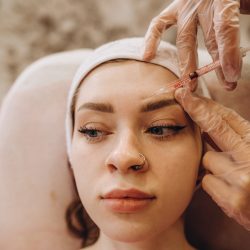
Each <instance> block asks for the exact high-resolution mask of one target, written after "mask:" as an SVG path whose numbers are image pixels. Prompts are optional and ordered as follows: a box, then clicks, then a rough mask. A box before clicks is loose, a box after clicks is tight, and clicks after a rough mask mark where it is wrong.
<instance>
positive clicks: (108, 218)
mask: <svg viewBox="0 0 250 250" xmlns="http://www.w3.org/2000/svg"><path fill="white" fill-rule="evenodd" d="M142 42H143V41H142V39H139V38H138V39H137V38H134V39H125V40H120V41H116V42H113V43H110V44H107V45H105V46H102V47H101V48H99V49H97V50H96V51H95V52H94V53H93V54H92V56H91V57H90V58H89V60H87V62H86V63H84V64H83V65H82V66H81V67H80V68H79V70H78V72H77V74H76V76H75V79H74V81H73V83H72V86H71V90H70V93H69V99H68V112H67V120H66V132H67V146H68V156H69V161H70V164H71V167H72V171H73V175H74V178H75V182H76V186H77V190H78V193H79V197H80V202H81V203H82V205H83V207H84V208H85V210H86V212H87V214H88V215H89V216H90V218H91V219H92V220H93V222H94V225H95V226H94V228H92V229H91V230H90V234H88V225H85V224H84V220H85V219H86V214H85V215H84V213H81V210H78V211H80V212H78V220H79V223H80V224H81V225H82V227H83V228H82V235H81V236H82V238H83V240H84V245H85V246H86V245H89V244H90V246H89V247H88V248H87V249H90V250H102V249H108V250H113V249H116V250H120V249H121V250H123V249H126V250H130V249H131V250H132V249H133V250H137V249H143V250H151V249H157V250H163V249H164V250H166V249H170V250H175V249H176V250H177V249H178V250H183V249H185V250H188V249H194V248H193V247H192V246H191V245H190V244H189V242H188V241H187V240H186V237H185V233H184V226H183V217H184V216H183V214H184V212H185V209H186V207H187V206H188V204H189V202H190V200H191V198H192V195H193V192H194V189H195V186H196V181H197V176H198V172H199V167H200V160H201V156H202V141H201V135H200V130H199V128H198V126H196V125H195V124H194V123H193V122H192V120H191V119H190V118H189V117H188V115H187V114H186V113H185V112H184V111H183V109H182V108H181V106H180V105H179V104H178V102H177V101H176V100H175V99H174V89H173V87H172V86H171V82H173V81H174V80H176V79H177V76H178V75H179V72H178V64H177V58H176V53H175V49H174V47H172V46H171V45H169V44H167V43H162V44H161V46H160V49H159V54H158V56H156V58H155V59H154V60H153V61H152V62H151V63H147V62H144V61H143V60H142V55H141V46H142ZM162 88H165V92H164V93H162V94H155V93H158V91H159V90H160V89H162ZM80 205H81V204H77V205H76V206H77V208H79V206H80ZM76 206H75V207H76ZM73 207H74V206H73ZM71 208H72V207H71ZM71 208H70V209H69V211H68V212H69V213H68V219H69V220H70V219H72V217H71V215H70V213H71V212H72V209H71ZM69 224H70V225H71V226H72V224H74V223H73V222H72V221H71V222H70V221H69ZM97 232H99V233H97ZM93 235H94V236H93ZM91 237H92V242H90V243H88V242H89V241H88V239H89V238H91ZM92 243H94V244H92Z"/></svg>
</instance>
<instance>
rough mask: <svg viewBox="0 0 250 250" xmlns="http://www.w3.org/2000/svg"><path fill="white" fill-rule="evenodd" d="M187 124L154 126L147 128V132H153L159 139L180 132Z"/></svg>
mask: <svg viewBox="0 0 250 250" xmlns="http://www.w3.org/2000/svg"><path fill="white" fill-rule="evenodd" d="M185 127H186V126H180V125H168V126H153V127H150V128H148V129H147V130H146V133H148V134H152V135H153V136H154V137H156V138H158V139H164V138H166V137H169V136H172V135H175V134H177V133H178V132H180V131H181V130H182V129H184V128H185Z"/></svg>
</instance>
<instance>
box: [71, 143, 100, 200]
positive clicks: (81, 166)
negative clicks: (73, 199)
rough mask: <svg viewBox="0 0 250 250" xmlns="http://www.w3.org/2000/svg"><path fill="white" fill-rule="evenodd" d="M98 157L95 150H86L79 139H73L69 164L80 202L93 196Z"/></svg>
mask: <svg viewBox="0 0 250 250" xmlns="http://www.w3.org/2000/svg"><path fill="white" fill-rule="evenodd" d="M98 160H99V159H98V157H96V153H95V152H93V151H92V152H88V150H87V148H86V147H84V145H83V143H81V141H80V140H75V141H73V144H72V151H71V164H72V168H73V172H74V177H75V181H76V186H77V189H78V192H79V196H80V198H81V200H82V202H83V203H84V202H85V199H87V198H88V197H91V196H92V197H94V194H92V191H93V189H91V190H90V188H89V187H91V186H93V183H95V180H96V179H97V178H98V171H97V166H99V163H98V162H96V161H98Z"/></svg>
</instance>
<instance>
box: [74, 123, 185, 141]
mask: <svg viewBox="0 0 250 250" xmlns="http://www.w3.org/2000/svg"><path fill="white" fill-rule="evenodd" d="M184 128H186V126H181V125H157V126H151V127H149V128H148V129H146V131H145V133H147V134H152V135H153V137H154V138H156V139H157V140H161V141H163V140H165V139H168V138H170V137H172V136H175V135H177V134H178V133H179V132H180V131H181V130H183V129H184ZM153 129H154V130H155V131H153ZM163 130H167V131H166V132H165V134H164V131H163ZM78 132H80V133H82V134H83V135H84V137H85V138H86V139H87V140H88V141H89V142H99V141H101V140H103V139H105V136H107V135H109V134H112V133H110V132H106V131H102V130H99V129H97V128H94V127H93V128H87V127H80V129H78ZM98 133H99V135H98ZM159 133H160V134H159Z"/></svg>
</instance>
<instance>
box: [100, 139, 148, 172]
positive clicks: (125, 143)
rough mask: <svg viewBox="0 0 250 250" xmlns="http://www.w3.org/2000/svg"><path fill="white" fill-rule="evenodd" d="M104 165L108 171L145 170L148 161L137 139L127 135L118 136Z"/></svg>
mask: <svg viewBox="0 0 250 250" xmlns="http://www.w3.org/2000/svg"><path fill="white" fill-rule="evenodd" d="M105 165H106V167H107V168H108V169H109V171H110V172H115V171H118V172H120V173H123V174H125V173H128V172H146V171H147V169H148V162H147V160H146V158H145V157H144V155H143V154H142V151H141V150H140V145H139V143H138V140H137V139H136V138H134V137H133V136H128V135H126V136H123V137H121V138H119V140H118V143H117V144H116V145H115V146H114V149H113V150H112V151H111V152H110V154H109V155H108V157H107V159H106V162H105Z"/></svg>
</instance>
